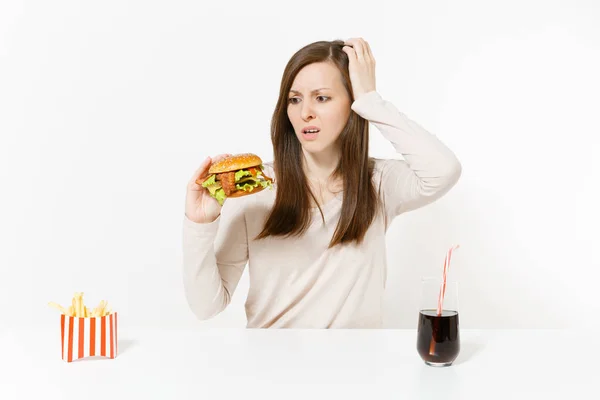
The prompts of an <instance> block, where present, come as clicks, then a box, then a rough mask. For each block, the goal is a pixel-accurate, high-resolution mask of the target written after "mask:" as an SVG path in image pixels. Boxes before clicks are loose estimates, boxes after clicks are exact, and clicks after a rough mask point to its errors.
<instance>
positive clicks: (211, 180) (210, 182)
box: [202, 175, 217, 187]
mask: <svg viewBox="0 0 600 400" xmlns="http://www.w3.org/2000/svg"><path fill="white" fill-rule="evenodd" d="M216 177H217V175H211V176H210V178H208V179H207V180H205V181H204V182H202V187H209V186H210V185H214V184H215V183H217V182H216V181H215V178H216Z"/></svg>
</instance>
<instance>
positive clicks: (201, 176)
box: [190, 153, 231, 185]
mask: <svg viewBox="0 0 600 400" xmlns="http://www.w3.org/2000/svg"><path fill="white" fill-rule="evenodd" d="M227 157H231V154H229V153H223V154H219V155H216V156H214V157H207V158H206V160H204V161H203V162H202V164H201V165H200V167H199V168H198V169H197V170H196V172H195V173H194V176H193V177H192V180H191V182H190V183H191V184H196V185H198V181H203V180H205V179H206V178H207V177H208V175H209V174H208V171H209V169H210V166H211V165H212V164H214V163H216V162H218V161H221V160H222V159H224V158H227Z"/></svg>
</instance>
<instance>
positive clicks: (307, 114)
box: [302, 103, 315, 120]
mask: <svg viewBox="0 0 600 400" xmlns="http://www.w3.org/2000/svg"><path fill="white" fill-rule="evenodd" d="M305 104H306V103H305ZM314 118H315V113H314V111H313V109H312V107H311V106H310V105H308V106H303V107H302V119H304V120H308V119H314Z"/></svg>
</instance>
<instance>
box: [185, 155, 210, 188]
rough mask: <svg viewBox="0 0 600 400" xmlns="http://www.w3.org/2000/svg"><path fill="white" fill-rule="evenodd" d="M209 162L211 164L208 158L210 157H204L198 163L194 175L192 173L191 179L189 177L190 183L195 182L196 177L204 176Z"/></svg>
mask: <svg viewBox="0 0 600 400" xmlns="http://www.w3.org/2000/svg"><path fill="white" fill-rule="evenodd" d="M210 164H212V160H211V159H210V157H206V158H205V159H204V161H202V163H200V166H199V167H198V169H197V170H196V171H195V172H194V175H192V179H190V184H194V183H196V181H197V180H198V179H200V177H202V176H204V175H205V174H206V172H207V171H208V168H209V167H210Z"/></svg>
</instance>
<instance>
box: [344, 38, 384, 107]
mask: <svg viewBox="0 0 600 400" xmlns="http://www.w3.org/2000/svg"><path fill="white" fill-rule="evenodd" d="M344 44H346V45H347V46H344V47H343V48H342V50H343V51H344V53H346V54H348V60H349V61H350V64H349V66H348V72H349V73H350V82H351V84H352V91H353V92H354V100H355V101H356V100H357V99H358V98H359V97H360V96H362V95H363V94H365V93H368V92H371V91H373V90H376V89H375V59H374V58H373V54H372V53H371V47H369V43H367V42H366V41H365V40H364V39H363V38H352V39H348V40H346V41H345V42H344ZM350 46H352V47H350Z"/></svg>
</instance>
